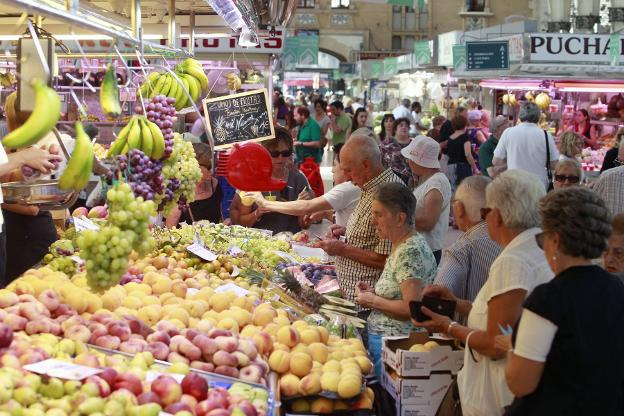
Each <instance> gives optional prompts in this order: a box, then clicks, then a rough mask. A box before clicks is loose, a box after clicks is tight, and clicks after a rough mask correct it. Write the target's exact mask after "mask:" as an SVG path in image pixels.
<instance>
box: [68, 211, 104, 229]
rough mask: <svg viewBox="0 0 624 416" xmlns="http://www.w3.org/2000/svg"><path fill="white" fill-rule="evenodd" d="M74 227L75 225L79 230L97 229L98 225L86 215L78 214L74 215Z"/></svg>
mask: <svg viewBox="0 0 624 416" xmlns="http://www.w3.org/2000/svg"><path fill="white" fill-rule="evenodd" d="M74 227H76V231H78V232H81V231H84V230H94V231H98V230H99V229H100V226H99V225H97V224H96V223H94V222H93V221H91V220H90V219H88V218H87V217H85V216H84V215H83V216H80V217H74Z"/></svg>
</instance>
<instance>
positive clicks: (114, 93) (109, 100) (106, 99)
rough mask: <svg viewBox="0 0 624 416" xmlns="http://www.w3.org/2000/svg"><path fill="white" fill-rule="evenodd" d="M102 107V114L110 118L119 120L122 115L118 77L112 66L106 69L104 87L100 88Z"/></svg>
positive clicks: (109, 65)
mask: <svg viewBox="0 0 624 416" xmlns="http://www.w3.org/2000/svg"><path fill="white" fill-rule="evenodd" d="M100 107H102V113H104V114H105V115H107V116H109V117H113V118H117V117H119V115H120V114H121V104H120V103H119V86H118V85H117V75H116V74H115V69H114V68H113V65H111V64H108V67H107V68H106V73H105V74H104V81H102V86H101V87H100Z"/></svg>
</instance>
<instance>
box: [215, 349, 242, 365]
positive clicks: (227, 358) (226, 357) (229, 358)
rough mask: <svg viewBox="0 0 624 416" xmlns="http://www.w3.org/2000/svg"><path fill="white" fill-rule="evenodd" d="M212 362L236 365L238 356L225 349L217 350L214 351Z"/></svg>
mask: <svg viewBox="0 0 624 416" xmlns="http://www.w3.org/2000/svg"><path fill="white" fill-rule="evenodd" d="M212 362H213V363H214V364H215V365H216V366H221V365H224V366H231V367H237V366H238V358H237V357H236V356H235V355H233V354H230V353H229V352H226V351H217V352H215V353H214V355H213V356H212Z"/></svg>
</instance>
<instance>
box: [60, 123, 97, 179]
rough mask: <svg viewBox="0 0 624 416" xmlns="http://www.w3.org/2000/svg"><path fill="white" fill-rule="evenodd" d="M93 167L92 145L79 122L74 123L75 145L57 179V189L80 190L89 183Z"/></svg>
mask: <svg viewBox="0 0 624 416" xmlns="http://www.w3.org/2000/svg"><path fill="white" fill-rule="evenodd" d="M92 167H93V145H92V144H91V140H90V139H89V136H88V135H87V133H85V131H84V128H83V126H82V123H81V122H79V121H78V122H76V145H75V147H74V151H73V152H72V155H71V157H70V158H69V161H68V162H67V166H66V167H65V170H64V171H63V173H62V174H61V177H60V178H59V183H58V187H59V188H61V189H63V190H67V189H75V190H77V191H78V190H81V189H82V188H84V187H85V186H86V185H87V183H88V182H89V176H90V175H91V168H92Z"/></svg>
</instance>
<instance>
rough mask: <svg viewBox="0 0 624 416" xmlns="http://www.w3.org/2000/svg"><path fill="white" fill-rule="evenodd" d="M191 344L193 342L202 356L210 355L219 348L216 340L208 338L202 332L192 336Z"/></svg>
mask: <svg viewBox="0 0 624 416" xmlns="http://www.w3.org/2000/svg"><path fill="white" fill-rule="evenodd" d="M193 344H195V345H196V346H197V348H199V349H200V350H201V352H202V355H203V356H204V358H206V357H208V356H212V355H213V354H214V353H215V352H217V350H218V349H219V348H218V347H217V342H216V341H215V340H214V339H212V338H208V337H207V336H205V335H203V334H199V335H197V336H195V338H193ZM239 347H240V345H239Z"/></svg>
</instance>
